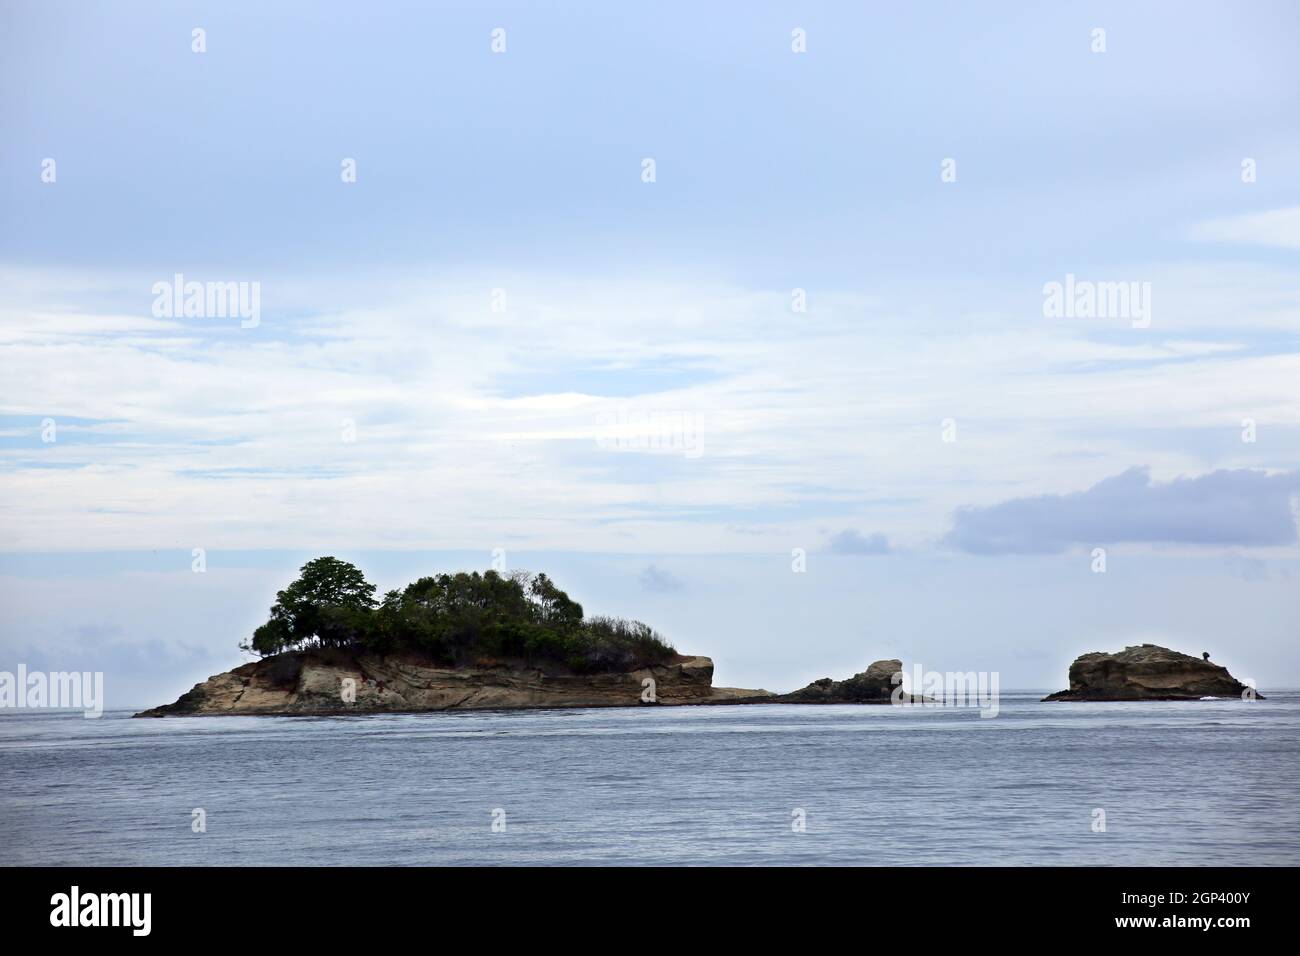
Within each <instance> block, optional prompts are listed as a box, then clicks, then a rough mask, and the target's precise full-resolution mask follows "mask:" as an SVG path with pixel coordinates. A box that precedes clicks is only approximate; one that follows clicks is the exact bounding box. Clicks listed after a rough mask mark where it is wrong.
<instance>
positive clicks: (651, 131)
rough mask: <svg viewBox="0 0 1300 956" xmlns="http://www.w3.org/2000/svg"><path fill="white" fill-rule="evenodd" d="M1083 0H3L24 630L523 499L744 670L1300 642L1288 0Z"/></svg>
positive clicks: (621, 603)
mask: <svg viewBox="0 0 1300 956" xmlns="http://www.w3.org/2000/svg"><path fill="white" fill-rule="evenodd" d="M376 6H377V7H378V9H375V7H376ZM1071 6H1072V8H1069V9H1067V8H1066V5H1051V6H1050V7H1049V6H1047V5H1040V4H1028V3H1026V4H1005V5H997V7H996V8H994V9H982V8H976V7H975V6H974V5H970V4H958V3H953V4H943V3H932V2H926V3H918V4H909V5H907V6H906V7H905V8H902V9H899V8H898V5H883V4H882V5H856V4H855V5H849V4H843V5H827V4H821V3H816V4H814V3H767V4H764V3H758V4H748V3H747V4H743V5H741V4H723V5H717V6H716V7H712V8H710V9H700V8H699V5H696V4H678V3H674V2H668V3H661V4H655V5H651V6H645V7H637V8H628V7H626V5H619V8H618V9H617V10H615V9H614V8H613V7H611V6H610V5H609V4H602V3H589V4H584V3H579V2H576V0H565V2H556V3H547V4H535V3H534V4H522V3H521V4H491V5H489V6H487V7H485V6H484V5H483V4H474V3H441V4H433V5H430V4H410V5H407V4H400V3H385V4H379V5H369V6H366V5H362V6H356V5H343V4H327V5H324V6H322V5H316V4H313V5H308V4H301V5H298V4H278V5H276V6H275V8H274V9H266V5H264V4H257V3H251V2H235V3H230V2H223V3H212V4H203V3H195V4H173V3H168V4H163V3H139V4H129V5H128V4H120V5H116V6H114V7H112V8H109V7H107V6H103V5H87V4H83V3H73V2H57V0H56V2H41V3H36V2H17V3H10V4H6V5H5V7H4V10H3V12H2V13H0V18H3V24H2V25H3V29H0V120H2V122H3V128H4V131H5V135H4V137H3V142H2V144H0V217H2V218H0V221H2V222H3V226H4V228H3V229H2V230H0V509H2V513H0V519H2V520H0V552H2V553H0V607H2V610H0V669H10V670H12V669H13V668H14V667H15V666H16V665H17V664H18V663H20V662H21V663H26V664H27V665H28V666H29V667H32V668H40V667H44V668H49V669H73V668H76V669H99V670H104V671H106V673H107V688H108V694H109V703H110V705H114V704H116V705H119V706H132V705H136V704H148V703H157V702H159V700H160V699H161V698H163V697H169V696H175V695H176V694H177V693H179V692H180V691H182V690H184V689H186V688H187V687H188V686H189V685H190V684H192V683H193V682H194V681H196V680H198V679H201V678H203V677H205V676H207V675H208V674H210V673H214V672H216V671H218V670H222V669H225V668H226V667H229V666H232V665H233V664H235V663H237V662H238V660H239V655H238V653H237V651H236V650H235V645H236V643H237V642H238V641H239V640H240V639H242V638H244V637H245V636H246V635H247V632H248V631H249V630H250V629H251V628H252V627H253V626H255V625H256V624H257V623H259V622H260V620H261V619H262V616H263V615H264V614H265V609H266V607H267V605H268V604H269V603H270V601H271V600H272V599H273V597H274V593H275V590H276V589H277V588H279V587H282V586H283V585H284V584H286V583H287V582H288V581H289V580H291V579H292V577H293V574H294V571H295V569H296V568H297V566H298V565H299V564H301V563H302V561H303V560H305V559H306V558H309V557H312V556H314V555H318V554H336V555H339V556H342V557H347V558H349V559H351V560H354V561H356V562H357V563H358V564H359V565H361V567H362V568H363V569H364V570H365V571H366V572H367V573H368V574H369V576H370V577H371V579H372V580H373V581H375V583H377V584H378V585H380V587H381V588H387V587H395V586H400V585H401V584H404V583H405V582H406V581H408V580H410V579H412V578H414V577H416V576H418V575H420V574H424V573H429V572H432V571H437V570H448V569H453V568H476V567H478V568H481V567H486V566H488V564H489V562H490V561H491V560H492V554H493V551H494V549H498V550H500V551H503V552H504V555H505V560H506V562H507V563H508V565H509V566H511V567H528V568H532V569H534V570H547V571H548V572H550V573H552V575H553V576H554V577H555V578H556V579H557V580H558V582H559V583H560V584H561V586H565V587H567V588H568V589H569V591H570V592H571V593H572V594H573V595H574V596H575V597H576V598H578V599H579V600H580V601H582V602H583V603H584V605H585V606H586V607H587V609H588V610H589V611H598V612H602V613H615V614H622V615H627V616H633V617H639V618H642V619H644V620H646V621H647V622H649V623H651V624H652V625H654V626H656V627H657V628H659V629H660V630H661V631H663V632H664V633H665V634H666V635H667V636H668V637H669V638H670V639H671V640H673V641H674V642H675V643H676V644H677V646H678V647H679V648H681V649H683V650H687V651H692V652H698V653H707V654H710V655H712V656H713V657H714V658H715V660H716V661H717V665H718V679H719V681H720V682H723V683H733V684H741V685H745V686H765V687H769V688H772V689H777V690H786V689H789V688H791V687H794V686H797V685H800V684H802V683H804V682H806V681H807V680H810V679H813V678H816V677H821V676H835V677H842V676H846V675H847V674H848V673H851V672H853V671H856V670H861V669H862V668H863V667H865V665H866V664H867V663H869V662H870V661H872V660H875V659H877V658H883V657H894V656H898V657H902V658H904V659H906V660H908V661H918V662H920V663H921V664H922V665H924V666H926V667H931V668H934V669H939V670H947V669H963V670H965V669H984V670H999V671H1000V672H1001V673H1002V684H1003V686H1004V687H1007V686H1020V687H1043V688H1057V687H1060V686H1064V680H1065V670H1066V668H1067V666H1068V664H1069V662H1070V660H1071V659H1073V657H1074V656H1076V655H1077V654H1079V653H1082V652H1085V651H1089V650H1103V649H1118V648H1120V647H1122V646H1124V645H1125V644H1129V643H1135V642H1140V641H1144V640H1149V641H1155V642H1158V643H1164V644H1168V645H1171V646H1173V647H1176V648H1178V649H1181V650H1185V651H1188V652H1191V653H1199V652H1201V651H1202V650H1209V651H1211V652H1212V654H1213V656H1214V657H1215V659H1216V660H1219V661H1221V662H1223V663H1227V664H1228V665H1229V666H1230V667H1231V668H1232V669H1233V671H1234V673H1236V674H1237V675H1238V676H1241V677H1250V678H1253V679H1255V680H1256V681H1257V682H1258V683H1259V684H1260V686H1261V687H1262V688H1267V687H1268V686H1270V685H1271V686H1275V687H1276V686H1297V685H1300V659H1297V654H1296V646H1297V637H1298V636H1300V628H1298V625H1300V546H1298V544H1297V530H1296V529H1297V513H1298V511H1300V508H1298V506H1297V502H1298V500H1300V127H1297V125H1296V123H1295V117H1296V116H1298V115H1300V67H1297V65H1296V60H1295V55H1294V51H1295V48H1296V44H1297V42H1298V41H1300V10H1297V8H1296V7H1295V6H1294V4H1290V3H1284V2H1279V3H1265V2H1261V3H1254V4H1250V5H1248V6H1241V5H1233V4H1227V3H1219V4H1198V3H1186V2H1180V3H1149V4H1141V5H1132V4H1127V3H1116V4H1105V3H1090V4H1087V5H1083V4H1078V5H1071ZM196 28H200V29H201V30H202V31H204V32H203V33H202V34H201V35H200V37H199V39H197V40H196V38H195V34H194V30H195V29H196ZM495 30H502V31H504V32H503V33H498V34H495V38H496V39H495V41H494V31H495ZM1098 30H1102V31H1104V34H1099V33H1098V32H1097V31H1098ZM795 31H802V33H796V32H795ZM494 42H495V43H496V45H497V47H498V48H500V47H501V45H502V44H504V50H503V51H501V52H494V50H493V45H494ZM801 44H802V45H803V46H805V47H806V52H796V50H795V49H793V47H797V46H800V45H801ZM196 45H198V46H202V47H203V50H202V52H195V49H194V47H195V46H196ZM1103 47H1104V49H1101V48H1103ZM51 161H52V162H51ZM647 161H651V162H647ZM353 169H354V170H355V181H346V180H350V179H352V178H353V177H352V176H351V175H350V174H349V173H350V170H353ZM651 173H652V174H653V175H651ZM178 274H179V275H182V276H183V277H184V281H185V282H199V283H209V282H211V283H216V282H233V283H244V284H246V285H245V286H244V288H245V289H252V288H253V286H254V284H256V289H257V294H258V300H257V302H258V309H257V314H256V316H255V317H251V318H249V317H246V318H245V319H244V321H241V319H240V318H239V317H230V316H216V315H190V316H186V315H184V314H180V315H176V314H169V313H167V312H166V310H161V309H160V308H159V307H158V302H157V301H156V300H157V299H158V294H157V292H156V288H157V284H159V283H171V282H174V277H175V276H177V275H178ZM1068 277H1069V278H1068ZM1052 283H1060V284H1061V285H1062V286H1063V287H1064V286H1065V285H1066V283H1070V284H1071V287H1072V288H1073V287H1087V286H1088V285H1089V284H1096V283H1124V284H1125V286H1124V288H1125V289H1126V290H1128V289H1130V288H1131V289H1132V292H1133V300H1132V302H1130V303H1129V304H1128V307H1127V308H1125V309H1121V310H1111V313H1110V314H1105V313H1106V310H1105V309H1098V310H1093V311H1092V312H1091V313H1089V311H1088V310H1086V309H1072V310H1068V313H1067V314H1060V313H1059V311H1058V312H1053V311H1052V309H1050V308H1049V307H1048V306H1047V298H1048V294H1047V289H1049V288H1050V287H1051V284H1052ZM1129 284H1132V285H1131V286H1130V285H1129ZM160 312H161V313H162V314H160ZM1098 312H1100V313H1102V314H1098ZM200 548H201V549H203V554H204V558H205V561H206V570H205V571H204V572H203V573H201V574H200V573H195V572H194V571H193V570H192V565H193V563H194V560H195V559H194V549H200ZM1096 549H1104V560H1105V571H1104V573H1099V572H1098V571H1097V570H1096V569H1097V568H1098V552H1097V550H1096ZM801 555H802V557H800V556H801ZM797 567H803V568H805V569H806V570H803V571H798V570H796V568H797Z"/></svg>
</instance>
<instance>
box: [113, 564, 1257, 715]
mask: <svg viewBox="0 0 1300 956" xmlns="http://www.w3.org/2000/svg"><path fill="white" fill-rule="evenodd" d="M375 590H376V589H375V586H374V585H373V584H370V583H369V582H368V581H366V578H365V575H364V574H362V572H361V571H360V569H358V568H357V567H355V566H354V565H352V564H349V563H348V562H346V561H341V560H339V559H338V558H335V557H321V558H315V559H313V560H311V561H308V562H307V563H306V564H305V565H303V566H302V568H301V572H300V574H299V577H298V579H297V580H296V581H294V582H293V583H291V584H290V585H288V586H287V587H286V588H284V589H283V590H281V591H280V592H278V593H277V594H276V599H275V603H274V604H273V605H272V606H271V609H270V614H269V616H268V618H267V621H266V623H265V624H262V625H261V626H260V627H258V628H257V629H256V630H255V631H254V632H253V634H252V636H251V637H250V638H249V639H248V640H247V641H245V642H243V643H241V644H240V645H239V646H240V649H241V650H243V651H245V652H248V653H252V654H255V655H257V658H258V659H256V660H254V661H251V662H249V663H247V664H243V665H242V666H239V667H236V668H234V669H233V670H230V671H226V672H225V673H223V674H217V675H215V676H213V677H210V678H208V679H207V680H206V681H203V682H201V683H199V684H197V685H195V687H194V688H193V689H192V690H190V691H189V692H188V693H185V694H183V695H181V697H180V698H179V699H178V700H176V701H175V702H174V703H171V704H164V705H163V706H161V707H154V708H152V709H150V710H146V711H144V712H143V713H140V714H137V715H136V716H137V717H167V716H204V715H235V714H246V715H247V714H251V715H321V714H330V715H333V714H364V713H376V712H390V713H391V712H416V711H441V710H512V709H513V710H519V709H541V708H562V707H641V706H646V705H674V704H889V703H899V702H907V703H925V704H927V705H934V704H936V703H937V704H939V705H942V703H943V702H942V701H934V700H930V699H929V698H922V697H919V696H912V695H909V694H904V693H902V687H901V686H900V681H901V672H902V668H903V665H902V662H901V661H898V660H881V661H876V662H875V663H873V664H871V665H870V666H868V667H867V669H866V670H864V671H863V672H861V673H859V674H855V675H853V676H852V677H849V678H847V679H845V680H841V681H834V680H831V679H830V678H829V677H827V678H822V679H821V680H817V681H813V682H812V683H811V684H808V685H807V686H805V687H804V688H802V689H800V690H796V691H793V692H791V693H788V694H774V693H772V692H771V691H767V690H750V689H745V688H736V687H714V686H713V661H712V660H711V659H710V658H708V657H702V656H692V655H685V654H680V653H678V652H677V650H676V649H675V648H674V647H673V646H672V645H671V644H670V643H668V642H667V641H666V640H664V638H663V637H661V636H660V635H659V634H658V633H656V632H655V631H654V630H653V629H652V628H650V627H649V626H647V625H645V624H642V623H641V622H640V621H629V620H624V619H622V618H614V617H600V616H595V617H587V616H585V615H584V613H583V609H582V605H581V604H579V603H578V602H577V601H574V600H573V599H572V598H570V597H569V595H568V594H566V593H565V592H564V591H562V590H560V588H559V587H557V586H556V585H555V583H554V582H553V581H551V579H550V578H548V577H547V576H546V575H545V574H530V573H528V572H526V571H515V572H512V573H509V574H501V573H499V572H497V571H483V572H478V571H470V572H464V571H461V572H457V573H454V574H437V575H433V576H431V577H422V578H420V579H419V580H418V581H415V582H413V583H411V584H408V585H407V586H406V587H405V588H403V589H402V590H392V591H389V592H387V593H386V594H385V595H384V596H383V598H382V599H377V598H376V597H375ZM1207 656H1208V655H1207ZM1237 695H1240V696H1242V697H1243V698H1248V699H1252V700H1253V699H1261V700H1262V699H1263V698H1262V696H1260V695H1257V694H1256V693H1255V692H1254V689H1253V687H1247V686H1246V685H1243V684H1240V683H1238V682H1237V681H1236V680H1235V679H1234V678H1233V677H1232V676H1231V675H1230V674H1228V672H1227V669H1226V668H1223V667H1221V666H1219V665H1216V664H1212V663H1210V662H1209V661H1208V660H1206V659H1202V658H1192V657H1189V656H1187V655H1184V654H1178V653H1177V652H1174V651H1170V650H1169V649H1168V648H1162V647H1156V646H1154V645H1150V644H1144V645H1141V646H1140V647H1130V648H1127V649H1126V650H1125V651H1123V652H1120V653H1118V654H1105V653H1097V654H1086V655H1084V656H1082V657H1080V658H1078V660H1076V661H1075V663H1074V665H1073V666H1072V667H1071V668H1070V690H1069V691H1063V692H1061V693H1059V694H1053V695H1051V697H1049V698H1047V699H1048V700H1066V701H1070V700H1074V701H1102V700H1188V699H1193V700H1194V699H1198V698H1201V697H1205V696H1224V697H1231V696H1237Z"/></svg>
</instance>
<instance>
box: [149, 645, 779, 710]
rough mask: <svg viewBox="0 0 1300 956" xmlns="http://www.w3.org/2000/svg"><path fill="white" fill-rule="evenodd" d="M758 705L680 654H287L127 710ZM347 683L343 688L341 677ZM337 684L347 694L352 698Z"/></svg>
mask: <svg viewBox="0 0 1300 956" xmlns="http://www.w3.org/2000/svg"><path fill="white" fill-rule="evenodd" d="M646 678H651V679H653V681H654V692H655V696H656V698H657V700H656V701H655V703H658V704H669V705H672V704H715V703H731V702H740V701H744V702H759V701H762V700H766V699H769V698H772V697H773V696H775V695H773V694H772V693H771V692H770V691H766V690H744V689H740V688H734V687H714V686H713V661H712V660H710V659H709V658H707V657H682V656H680V655H679V656H678V658H677V659H676V660H675V661H673V662H672V663H667V664H661V665H655V666H652V667H646V668H642V669H640V670H635V671H629V672H626V673H612V674H582V675H579V674H569V673H548V672H545V671H542V670H538V669H532V668H529V669H525V668H521V667H518V666H507V665H500V666H479V667H463V668H444V667H435V666H432V665H430V664H429V663H427V662H421V661H419V660H417V659H414V658H410V657H381V656H373V655H358V656H354V655H348V654H334V653H320V652H311V651H305V652H296V653H289V654H280V655H277V656H275V657H268V658H263V659H262V660H259V661H253V662H252V663H249V664H244V665H243V666H242V667H236V668H235V669H234V670H232V671H227V672H226V673H224V674H217V675H216V676H215V677H210V678H208V679H207V680H206V681H204V682H203V683H201V684H197V685H195V687H194V688H193V689H192V690H191V691H189V692H188V693H186V694H184V695H182V696H181V698H180V699H179V700H177V701H176V702H175V703H172V704H164V705H163V706H161V707H155V708H153V709H152V710H146V711H144V712H143V713H140V714H137V715H136V716H138V717H167V716H186V715H214V714H300V715H306V714H346V713H373V712H382V711H389V712H401V711H425V710H519V709H533V708H548V707H635V706H642V705H643V701H642V694H643V693H645V692H646V689H647V688H646V687H645V685H644V684H643V681H644V680H645V679H646ZM346 681H351V682H352V683H351V685H349V684H347V683H345V682H346ZM345 690H351V691H353V692H354V699H352V700H348V699H347V697H349V696H351V695H349V694H348V693H345Z"/></svg>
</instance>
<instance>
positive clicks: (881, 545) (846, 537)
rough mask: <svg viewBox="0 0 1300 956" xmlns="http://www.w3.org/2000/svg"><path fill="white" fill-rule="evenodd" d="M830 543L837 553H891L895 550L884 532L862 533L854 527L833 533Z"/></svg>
mask: <svg viewBox="0 0 1300 956" xmlns="http://www.w3.org/2000/svg"><path fill="white" fill-rule="evenodd" d="M830 543H831V551H832V552H833V553H835V554H889V552H890V551H891V550H893V549H892V548H890V546H889V539H888V538H886V537H885V536H884V535H883V534H870V535H862V534H859V533H858V532H857V531H854V530H853V529H852V528H845V529H844V530H843V531H841V532H840V533H839V534H836V535H832V536H831V542H830Z"/></svg>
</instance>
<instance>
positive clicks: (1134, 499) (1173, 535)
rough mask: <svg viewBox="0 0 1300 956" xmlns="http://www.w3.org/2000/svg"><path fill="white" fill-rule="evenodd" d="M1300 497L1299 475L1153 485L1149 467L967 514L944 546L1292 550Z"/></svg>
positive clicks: (1232, 475)
mask: <svg viewBox="0 0 1300 956" xmlns="http://www.w3.org/2000/svg"><path fill="white" fill-rule="evenodd" d="M1298 492H1300V471H1288V472H1282V473H1279V474H1276V475H1269V474H1266V473H1265V472H1262V471H1254V470H1248V469H1239V470H1226V469H1225V470H1220V471H1212V472H1210V473H1209V474H1206V475H1202V476H1200V477H1199V478H1177V479H1175V480H1173V481H1170V482H1167V483H1165V484H1155V483H1152V481H1151V475H1150V473H1149V471H1148V469H1147V468H1145V467H1139V468H1130V469H1129V470H1128V471H1125V472H1123V473H1122V474H1119V475H1116V476H1115V477H1113V478H1106V479H1104V480H1103V481H1099V482H1097V484H1095V485H1093V486H1092V487H1091V488H1089V489H1088V490H1087V491H1077V492H1074V493H1072V494H1068V495H1039V496H1037V497H1034V498H1013V499H1011V500H1010V501H1004V502H1002V503H1001V504H996V505H991V506H989V507H986V508H978V507H972V508H962V509H960V510H958V511H957V513H956V514H955V515H954V516H953V526H952V530H951V531H949V532H948V534H947V536H946V537H945V538H944V543H946V544H947V545H949V546H950V547H953V548H956V549H957V550H959V551H966V552H969V553H971V554H1008V553H1027V554H1034V553H1037V554H1043V553H1054V552H1060V551H1064V550H1066V549H1068V548H1070V547H1073V546H1088V547H1091V546H1094V545H1105V544H1119V543H1123V542H1142V543H1149V544H1199V545H1243V546H1244V545H1286V544H1294V543H1295V541H1296V522H1295V517H1294V515H1293V512H1292V507H1291V498H1292V497H1293V496H1295V495H1296V494H1297V493H1298Z"/></svg>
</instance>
